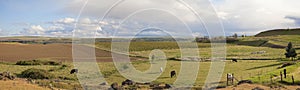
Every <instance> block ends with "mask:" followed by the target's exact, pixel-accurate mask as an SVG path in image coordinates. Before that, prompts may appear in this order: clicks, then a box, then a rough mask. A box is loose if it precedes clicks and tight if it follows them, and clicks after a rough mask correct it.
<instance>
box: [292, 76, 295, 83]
mask: <svg viewBox="0 0 300 90" xmlns="http://www.w3.org/2000/svg"><path fill="white" fill-rule="evenodd" d="M292 81H293V84H295V81H294V75H292Z"/></svg>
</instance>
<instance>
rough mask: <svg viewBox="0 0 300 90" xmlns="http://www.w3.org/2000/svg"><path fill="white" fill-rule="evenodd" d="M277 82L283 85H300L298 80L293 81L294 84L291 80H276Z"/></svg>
mask: <svg viewBox="0 0 300 90" xmlns="http://www.w3.org/2000/svg"><path fill="white" fill-rule="evenodd" d="M278 82H279V83H281V84H284V85H300V81H295V82H294V84H293V83H292V82H287V81H278Z"/></svg>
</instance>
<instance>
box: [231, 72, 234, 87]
mask: <svg viewBox="0 0 300 90" xmlns="http://www.w3.org/2000/svg"><path fill="white" fill-rule="evenodd" d="M233 83H234V73H232V78H231V85H233Z"/></svg>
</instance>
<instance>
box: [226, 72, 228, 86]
mask: <svg viewBox="0 0 300 90" xmlns="http://www.w3.org/2000/svg"><path fill="white" fill-rule="evenodd" d="M226 76H227V78H226V86H228V73H227V75H226Z"/></svg>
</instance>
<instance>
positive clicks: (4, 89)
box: [0, 79, 51, 90]
mask: <svg viewBox="0 0 300 90" xmlns="http://www.w3.org/2000/svg"><path fill="white" fill-rule="evenodd" d="M0 87H1V90H51V89H49V88H45V87H40V86H38V85H34V84H29V83H27V81H26V80H23V79H16V80H7V81H4V80H0Z"/></svg>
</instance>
